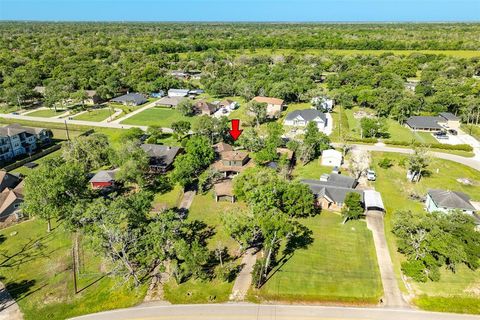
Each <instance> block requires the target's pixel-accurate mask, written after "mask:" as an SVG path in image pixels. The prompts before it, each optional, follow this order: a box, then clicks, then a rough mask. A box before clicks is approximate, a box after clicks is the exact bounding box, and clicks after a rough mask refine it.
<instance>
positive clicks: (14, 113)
mask: <svg viewBox="0 0 480 320" xmlns="http://www.w3.org/2000/svg"><path fill="white" fill-rule="evenodd" d="M12 114H13V115H16V116H18V115H20V113H18V112H12Z"/></svg>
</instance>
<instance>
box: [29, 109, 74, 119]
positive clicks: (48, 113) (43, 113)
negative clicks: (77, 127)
mask: <svg viewBox="0 0 480 320" xmlns="http://www.w3.org/2000/svg"><path fill="white" fill-rule="evenodd" d="M65 112H66V110H58V112H55V109H43V110H37V111H34V112H31V113H28V114H26V116H29V117H41V118H52V117H55V116H58V115H61V114H63V113H65Z"/></svg>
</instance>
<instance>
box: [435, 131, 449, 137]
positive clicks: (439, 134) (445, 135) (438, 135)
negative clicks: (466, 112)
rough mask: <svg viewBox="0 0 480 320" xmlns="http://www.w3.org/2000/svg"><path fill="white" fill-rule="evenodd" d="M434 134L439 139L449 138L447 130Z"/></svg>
mask: <svg viewBox="0 0 480 320" xmlns="http://www.w3.org/2000/svg"><path fill="white" fill-rule="evenodd" d="M433 136H434V137H435V138H437V139H448V135H447V133H446V132H445V131H439V132H435V133H434V134H433Z"/></svg>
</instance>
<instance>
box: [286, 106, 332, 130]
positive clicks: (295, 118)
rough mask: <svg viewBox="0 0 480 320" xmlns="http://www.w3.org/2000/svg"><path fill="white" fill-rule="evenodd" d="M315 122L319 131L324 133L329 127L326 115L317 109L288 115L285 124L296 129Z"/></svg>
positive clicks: (293, 112)
mask: <svg viewBox="0 0 480 320" xmlns="http://www.w3.org/2000/svg"><path fill="white" fill-rule="evenodd" d="M311 121H313V122H315V123H316V124H317V127H318V130H320V131H322V130H324V129H325V127H326V126H327V117H326V116H325V113H323V112H321V111H319V110H315V109H304V110H295V111H292V112H290V113H289V114H287V116H286V117H285V121H284V124H285V125H287V126H294V127H306V126H307V124H308V123H309V122H311Z"/></svg>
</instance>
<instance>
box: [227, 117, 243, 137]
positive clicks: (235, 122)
mask: <svg viewBox="0 0 480 320" xmlns="http://www.w3.org/2000/svg"><path fill="white" fill-rule="evenodd" d="M242 132H243V130H240V119H232V130H230V135H231V136H232V138H233V140H237V139H238V137H240V135H241V134H242Z"/></svg>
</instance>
